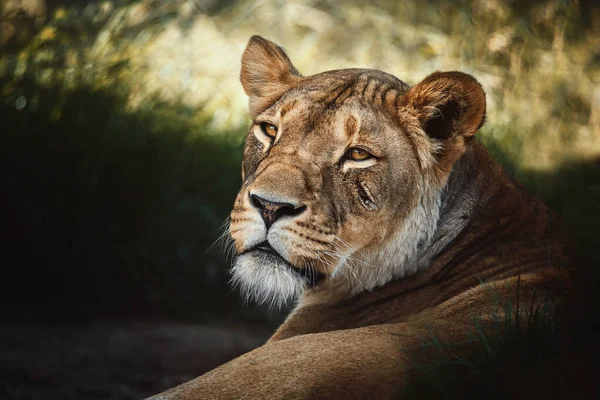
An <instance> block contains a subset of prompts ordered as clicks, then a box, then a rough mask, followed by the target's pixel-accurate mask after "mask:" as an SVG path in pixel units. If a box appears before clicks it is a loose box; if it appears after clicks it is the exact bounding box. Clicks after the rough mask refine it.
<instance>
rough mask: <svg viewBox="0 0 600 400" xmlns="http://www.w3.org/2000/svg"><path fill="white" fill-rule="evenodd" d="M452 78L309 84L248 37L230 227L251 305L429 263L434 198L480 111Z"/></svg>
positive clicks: (341, 74) (358, 78)
mask: <svg viewBox="0 0 600 400" xmlns="http://www.w3.org/2000/svg"><path fill="white" fill-rule="evenodd" d="M450 74H454V75H457V76H458V77H456V76H451V77H448V76H443V77H438V78H437V79H430V78H428V79H430V80H431V81H432V82H429V83H428V82H426V81H427V79H426V80H425V81H424V82H425V84H424V85H423V84H420V85H421V86H419V85H417V86H415V88H416V90H415V88H413V89H410V88H409V86H408V85H406V84H405V83H403V82H402V81H400V80H398V79H397V78H395V77H393V76H391V75H388V74H385V73H383V72H380V71H373V70H359V69H351V70H339V71H330V72H326V73H322V74H318V75H314V76H310V77H306V78H305V77H301V76H300V75H299V74H298V72H297V71H296V70H295V68H294V67H293V66H292V64H291V63H290V61H289V59H288V58H287V56H286V55H285V53H283V51H282V50H281V49H280V48H279V47H277V46H276V45H275V44H273V43H271V42H269V41H267V40H265V39H262V38H259V37H253V38H252V39H251V41H250V43H249V45H248V47H247V49H246V51H245V53H244V56H243V59H242V75H241V78H242V84H243V86H244V89H245V90H246V93H247V94H248V95H249V97H250V112H251V115H252V117H253V124H252V127H251V128H250V132H249V133H248V137H247V139H246V145H245V149H244V162H243V172H242V175H243V184H242V187H241V189H240V192H239V194H238V196H237V198H236V200H235V204H234V207H233V211H232V213H231V224H230V228H229V231H230V234H231V237H232V239H233V243H234V245H235V251H236V260H235V263H234V266H233V269H232V273H233V280H234V282H235V283H236V284H238V286H239V287H240V288H241V289H242V291H243V292H244V293H245V294H246V295H247V296H249V297H251V298H253V299H255V300H256V301H258V302H265V301H270V302H271V303H272V304H274V305H275V304H281V303H283V302H285V301H286V300H289V299H293V298H295V297H297V296H298V295H300V294H301V293H302V292H304V291H305V290H307V289H317V290H318V288H319V287H326V286H328V287H333V286H336V287H339V288H340V290H349V291H352V292H357V291H360V290H362V289H373V288H374V287H376V286H380V285H383V284H385V283H387V282H389V281H390V280H392V279H395V278H398V277H400V276H402V275H406V274H408V273H412V272H415V271H417V270H418V269H419V268H421V267H423V266H424V265H425V264H426V263H427V262H428V259H427V255H426V252H424V251H423V249H425V248H426V244H427V241H428V240H429V239H430V238H431V235H432V234H433V233H434V231H435V228H436V223H437V218H438V215H439V203H440V201H439V199H440V194H441V189H442V187H443V184H444V183H445V179H446V178H447V176H448V174H449V172H450V169H451V165H452V164H453V163H454V162H455V161H456V159H458V157H460V155H461V154H462V152H464V149H465V143H464V141H465V138H466V137H468V136H469V135H470V136H472V134H474V132H475V130H476V129H477V128H478V127H479V125H480V124H481V120H482V119H483V112H484V110H485V103H483V104H484V106H483V108H481V110H479V111H480V112H479V114H480V115H479V117H478V118H479V119H477V118H474V117H473V116H472V115H471V114H472V113H471V112H466V111H465V109H469V107H472V103H473V101H471V99H470V98H469V97H466V96H462V97H461V96H459V95H458V94H456V93H459V94H464V92H465V91H462V92H459V91H458V90H456V89H457V88H458V89H461V85H464V86H467V89H469V90H471V91H474V92H477V89H478V91H479V92H481V96H483V92H482V91H481V88H480V87H479V85H478V84H477V83H476V81H474V80H473V79H472V78H470V77H468V76H466V75H464V74H460V75H458V73H450ZM465 77H467V78H465ZM434 78H435V77H434ZM451 78H455V79H454V80H453V79H451ZM440 80H441V81H440ZM457 82H458V83H457ZM444 83H445V85H441V88H437V86H440V84H444ZM473 87H474V88H475V89H473ZM452 89H454V92H452V91H451V90H452ZM455 92H456V93H455ZM467 92H468V91H467ZM440 96H441V97H445V98H443V99H441V100H440ZM439 119H442V120H443V122H444V123H445V124H444V123H442V124H440V121H438V120H439ZM473 120H474V121H475V125H477V126H476V127H475V128H473V126H471V125H473V122H472V121H473ZM471 131H472V132H471ZM448 165H450V167H448Z"/></svg>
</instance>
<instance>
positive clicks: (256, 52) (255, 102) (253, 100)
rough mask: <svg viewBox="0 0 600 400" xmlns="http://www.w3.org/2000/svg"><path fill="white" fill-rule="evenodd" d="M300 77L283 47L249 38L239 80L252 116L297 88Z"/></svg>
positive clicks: (257, 38)
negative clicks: (246, 96) (247, 99)
mask: <svg viewBox="0 0 600 400" xmlns="http://www.w3.org/2000/svg"><path fill="white" fill-rule="evenodd" d="M301 77H302V76H301V75H300V74H299V73H298V71H297V70H296V68H295V67H294V66H293V65H292V62H291V61H290V59H289V58H288V56H287V55H286V54H285V52H284V51H283V50H282V49H281V47H279V46H277V45H276V44H275V43H273V42H271V41H270V40H267V39H264V38H262V37H260V36H256V35H255V36H252V37H251V38H250V41H249V42H248V45H247V46H246V50H245V51H244V54H243V55H242V71H241V74H240V80H241V82H242V86H243V87H244V91H245V92H246V94H247V95H248V97H249V103H250V104H249V105H250V107H249V108H250V114H251V115H252V117H255V116H256V115H258V114H260V113H261V112H262V111H264V110H265V109H267V108H268V107H269V106H270V105H272V104H273V103H274V102H275V101H277V99H279V98H280V97H281V96H282V95H283V94H284V93H285V92H287V91H288V90H290V89H292V88H293V87H295V86H296V85H297V84H298V81H299V79H300V78H301Z"/></svg>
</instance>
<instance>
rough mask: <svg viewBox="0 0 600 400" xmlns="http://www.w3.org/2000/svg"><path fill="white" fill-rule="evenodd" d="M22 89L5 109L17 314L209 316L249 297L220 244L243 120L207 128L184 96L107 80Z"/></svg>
mask: <svg viewBox="0 0 600 400" xmlns="http://www.w3.org/2000/svg"><path fill="white" fill-rule="evenodd" d="M19 90H20V94H19V95H18V96H17V100H15V101H16V102H17V103H19V102H24V103H25V102H27V99H30V101H29V102H27V104H26V105H24V106H23V108H22V109H20V110H18V109H17V107H20V105H19V104H17V106H15V104H14V103H12V102H8V101H7V102H4V103H3V104H2V108H1V109H0V113H1V114H2V119H3V126H4V129H5V130H4V132H5V135H4V137H3V145H2V153H3V157H2V158H3V164H4V165H3V168H2V172H1V173H0V176H1V178H0V179H2V181H3V182H4V191H3V192H4V196H3V197H4V202H3V203H4V204H5V207H4V208H3V211H2V220H3V221H4V223H3V226H4V229H5V232H6V234H7V235H6V236H5V237H6V238H7V240H5V241H4V242H3V247H4V251H3V254H4V256H5V260H6V261H8V262H7V263H6V264H5V265H6V270H5V273H6V274H7V276H6V278H7V279H4V280H3V288H2V305H1V306H0V307H2V309H3V311H4V312H5V313H6V312H7V313H9V314H12V315H14V316H18V317H19V318H21V319H22V318H28V317H31V318H32V319H39V318H43V319H48V320H56V318H57V317H61V316H65V317H68V318H72V317H74V316H78V317H82V318H85V317H86V316H88V315H91V316H101V315H109V316H115V315H121V316H125V315H137V316H140V315H141V316H144V315H152V316H165V317H166V316H169V317H171V318H192V319H201V318H202V317H203V316H204V315H205V314H207V313H210V312H213V313H215V310H216V313H217V314H219V313H222V312H225V311H234V310H236V309H238V308H239V306H238V304H237V301H236V300H235V298H234V297H232V296H230V295H229V294H228V290H227V285H226V283H227V279H228V277H227V274H226V272H225V270H226V264H225V263H224V260H223V259H222V255H221V254H219V253H218V252H207V250H208V248H209V247H210V244H211V243H212V242H214V241H215V240H216V239H217V237H218V234H219V232H218V229H219V227H220V226H221V225H222V224H223V222H224V220H225V217H226V216H227V214H228V211H229V207H230V205H231V204H232V202H233V197H234V196H235V193H236V191H237V188H238V185H239V181H240V178H239V169H240V162H241V159H240V158H241V149H240V145H239V140H237V141H236V144H231V141H232V137H233V136H235V137H239V133H235V132H234V133H231V134H227V133H223V135H222V136H220V137H217V136H214V135H207V134H205V132H202V130H203V127H199V128H194V127H193V126H192V125H190V124H186V122H185V121H186V119H187V118H190V119H191V118H193V111H192V110H189V109H185V108H183V107H177V106H170V105H166V104H159V103H156V104H155V105H154V106H153V107H152V108H151V109H149V110H147V111H143V112H137V113H129V112H126V111H124V109H125V108H126V106H125V103H124V99H123V98H122V97H120V96H119V95H116V94H109V93H107V92H103V91H93V90H90V89H77V90H73V91H70V92H68V93H65V92H64V91H63V90H62V89H61V88H60V87H47V88H42V87H36V86H35V85H32V84H31V82H28V81H27V80H25V81H22V82H20V84H19ZM36 99H37V100H36ZM57 102H60V103H61V106H60V107H58V108H57V107H56V105H57ZM192 129H193V130H192ZM195 129H199V130H200V131H199V132H196V131H195ZM228 140H229V142H228ZM57 288H60V290H57ZM75 299H76V301H74V300H75ZM206 299H211V300H212V301H216V305H217V306H216V308H215V303H213V304H211V305H210V307H208V306H207V304H206ZM219 308H221V309H222V311H219ZM211 310H212V311H211Z"/></svg>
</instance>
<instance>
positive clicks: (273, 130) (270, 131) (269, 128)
mask: <svg viewBox="0 0 600 400" xmlns="http://www.w3.org/2000/svg"><path fill="white" fill-rule="evenodd" d="M260 129H261V130H262V131H263V133H264V134H265V135H267V136H268V137H270V138H271V139H275V136H277V127H276V126H275V125H273V124H270V123H268V122H261V123H260Z"/></svg>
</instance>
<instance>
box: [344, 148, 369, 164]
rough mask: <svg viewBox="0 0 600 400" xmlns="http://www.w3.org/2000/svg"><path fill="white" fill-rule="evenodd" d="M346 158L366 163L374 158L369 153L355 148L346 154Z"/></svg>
mask: <svg viewBox="0 0 600 400" xmlns="http://www.w3.org/2000/svg"><path fill="white" fill-rule="evenodd" d="M346 157H348V158H349V159H350V160H354V161H364V160H367V159H369V158H371V157H373V156H372V155H371V154H370V153H369V152H368V151H365V150H363V149H359V148H356V147H353V148H351V149H350V150H348V151H347V152H346Z"/></svg>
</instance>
